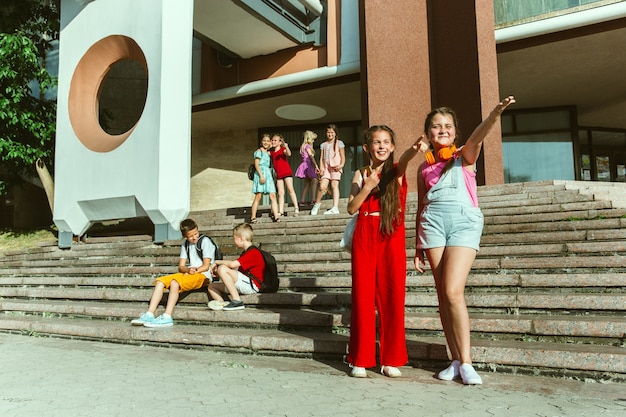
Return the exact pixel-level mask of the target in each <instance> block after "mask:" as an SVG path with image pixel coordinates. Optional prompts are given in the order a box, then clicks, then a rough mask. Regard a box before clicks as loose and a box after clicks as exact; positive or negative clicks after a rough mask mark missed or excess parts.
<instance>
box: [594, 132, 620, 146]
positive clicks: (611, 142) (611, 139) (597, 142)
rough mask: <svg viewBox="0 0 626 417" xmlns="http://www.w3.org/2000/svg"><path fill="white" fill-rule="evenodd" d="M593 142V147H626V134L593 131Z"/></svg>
mask: <svg viewBox="0 0 626 417" xmlns="http://www.w3.org/2000/svg"><path fill="white" fill-rule="evenodd" d="M591 142H592V144H593V146H626V133H624V132H611V131H597V130H593V131H592V132H591Z"/></svg>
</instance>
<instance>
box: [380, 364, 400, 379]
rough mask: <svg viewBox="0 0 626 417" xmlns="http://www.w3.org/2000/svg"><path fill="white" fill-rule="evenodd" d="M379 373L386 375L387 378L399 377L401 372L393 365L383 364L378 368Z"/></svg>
mask: <svg viewBox="0 0 626 417" xmlns="http://www.w3.org/2000/svg"><path fill="white" fill-rule="evenodd" d="M380 373H381V374H383V375H385V376H388V377H389V378H399V377H401V376H402V372H400V370H399V369H398V368H396V367H395V366H386V365H383V366H382V367H381V368H380Z"/></svg>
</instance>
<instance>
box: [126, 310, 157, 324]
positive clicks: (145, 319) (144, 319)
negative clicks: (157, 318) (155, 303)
mask: <svg viewBox="0 0 626 417" xmlns="http://www.w3.org/2000/svg"><path fill="white" fill-rule="evenodd" d="M153 321H154V314H152V313H151V312H149V311H147V312H145V313H143V314H142V315H141V316H139V318H138V319H135V320H133V321H131V322H130V324H132V325H133V326H143V325H144V324H146V323H152V322H153Z"/></svg>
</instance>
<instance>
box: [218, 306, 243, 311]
mask: <svg viewBox="0 0 626 417" xmlns="http://www.w3.org/2000/svg"><path fill="white" fill-rule="evenodd" d="M244 308H246V307H245V306H240V307H231V308H222V310H224V311H236V310H243V309H244Z"/></svg>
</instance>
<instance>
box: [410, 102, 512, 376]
mask: <svg viewBox="0 0 626 417" xmlns="http://www.w3.org/2000/svg"><path fill="white" fill-rule="evenodd" d="M513 103H515V99H514V98H513V97H512V96H510V97H507V98H506V99H504V100H503V101H502V102H500V103H499V104H498V105H497V106H496V107H495V108H494V109H493V110H492V111H491V113H490V114H489V116H488V117H487V118H486V119H485V120H484V121H483V122H482V123H481V124H480V125H479V126H478V127H477V128H476V129H475V130H474V132H473V133H472V135H471V136H470V137H469V139H467V142H465V145H464V146H463V147H462V148H460V149H456V146H455V141H456V140H457V139H458V138H457V131H456V129H457V119H456V115H455V114H454V112H453V111H452V110H450V109H448V108H445V107H442V108H438V109H435V110H433V111H432V112H431V113H430V114H429V115H428V116H427V117H426V122H425V123H424V132H425V133H426V136H427V137H428V139H429V140H430V143H431V146H432V148H433V150H432V152H429V153H427V154H426V161H425V162H424V163H423V164H422V166H421V167H420V169H419V172H418V175H417V181H418V221H417V231H416V234H417V245H416V246H417V248H416V251H415V267H416V268H417V270H418V271H420V272H423V271H424V253H425V254H426V256H427V257H428V263H429V264H430V269H431V270H432V273H433V277H434V279H435V286H436V288H437V296H438V299H439V316H440V318H441V323H442V325H443V331H444V333H445V336H446V341H447V343H448V348H449V349H450V354H451V356H452V364H451V365H450V366H449V367H448V368H446V369H444V370H443V371H441V372H439V373H438V374H437V377H438V378H439V379H443V380H447V381H449V380H452V379H455V378H457V377H459V376H460V377H461V379H462V380H463V383H464V384H482V379H481V378H480V376H479V375H478V374H477V373H476V371H475V370H474V367H473V366H472V359H471V357H470V325H469V314H468V311H467V304H466V303H465V294H464V293H465V283H466V282H467V277H468V275H469V272H470V269H471V267H472V263H473V262H474V258H476V253H477V251H478V246H479V244H480V236H481V233H482V228H483V215H482V213H481V211H480V208H478V199H477V187H476V172H475V166H474V164H475V162H476V160H477V159H478V155H479V154H480V151H481V148H482V144H483V140H484V138H485V136H487V134H488V133H489V131H490V130H491V128H492V127H493V126H494V125H495V124H496V122H497V121H498V120H499V118H500V115H501V114H502V112H503V111H504V109H506V108H507V107H508V106H509V105H510V104H513Z"/></svg>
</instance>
